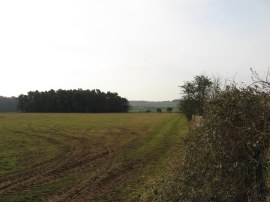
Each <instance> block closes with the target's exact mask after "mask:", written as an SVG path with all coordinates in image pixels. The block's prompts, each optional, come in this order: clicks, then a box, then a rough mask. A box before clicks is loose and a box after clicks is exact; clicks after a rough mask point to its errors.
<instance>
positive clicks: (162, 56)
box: [0, 0, 270, 100]
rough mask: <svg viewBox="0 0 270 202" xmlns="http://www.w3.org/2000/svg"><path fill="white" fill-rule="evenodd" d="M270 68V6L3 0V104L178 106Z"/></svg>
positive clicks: (258, 0) (245, 0) (223, 0)
mask: <svg viewBox="0 0 270 202" xmlns="http://www.w3.org/2000/svg"><path fill="white" fill-rule="evenodd" d="M250 67H253V68H254V69H256V70H257V71H258V72H265V71H266V68H267V67H270V1H269V0H43V1H40V0H32V1H29V0H24V1H22V0H1V1H0V70H1V71H0V72H1V79H0V95H4V96H11V95H14V96H17V95H19V94H21V93H27V92H28V91H30V90H49V89H59V88H62V89H77V88H83V89H100V90H102V91H114V92H118V93H119V94H120V95H121V96H123V97H126V98H128V99H130V100H171V99H176V98H179V88H178V86H179V85H181V84H182V83H183V82H184V81H188V80H190V79H192V78H193V76H195V75H198V74H202V73H206V74H207V75H209V76H212V75H214V74H215V75H219V76H221V77H223V78H226V79H232V78H233V77H234V76H235V74H237V76H236V78H237V79H238V80H241V81H245V82H249V79H250V71H249V68H250Z"/></svg>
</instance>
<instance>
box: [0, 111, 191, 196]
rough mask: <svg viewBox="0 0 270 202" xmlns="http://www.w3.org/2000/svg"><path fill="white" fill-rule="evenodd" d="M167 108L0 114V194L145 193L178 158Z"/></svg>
mask: <svg viewBox="0 0 270 202" xmlns="http://www.w3.org/2000/svg"><path fill="white" fill-rule="evenodd" d="M186 132H187V122H186V119H185V118H184V117H183V116H182V115H179V114H174V113H161V114H160V113H153V114H143V113H138V114H137V113H126V114H23V113H10V114H8V113H6V114H5V113H3V114H0V201H152V200H155V194H156V193H155V188H154V187H156V186H157V185H158V183H159V182H161V181H162V180H163V178H166V176H167V175H173V173H172V172H175V169H171V168H172V167H174V166H175V165H176V164H177V163H180V161H181V159H179V158H177V155H178V154H177V152H176V149H175V148H176V146H177V142H178V141H179V139H180V137H181V136H183V135H184V134H185V133H186Z"/></svg>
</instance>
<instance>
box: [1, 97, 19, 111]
mask: <svg viewBox="0 0 270 202" xmlns="http://www.w3.org/2000/svg"><path fill="white" fill-rule="evenodd" d="M16 111H17V100H16V98H15V97H3V96H0V112H16Z"/></svg>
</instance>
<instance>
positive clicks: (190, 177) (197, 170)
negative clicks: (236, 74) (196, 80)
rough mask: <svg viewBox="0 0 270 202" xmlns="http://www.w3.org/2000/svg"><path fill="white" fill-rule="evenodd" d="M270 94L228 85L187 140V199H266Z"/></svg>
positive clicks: (182, 196)
mask: <svg viewBox="0 0 270 202" xmlns="http://www.w3.org/2000/svg"><path fill="white" fill-rule="evenodd" d="M269 127H270V97H269V95H268V94H267V93H264V92H260V91H258V90H256V89H252V88H246V89H237V88H236V87H231V88H227V89H226V90H224V91H223V92H221V93H220V94H219V95H217V96H216V97H215V98H213V99H212V101H211V102H209V103H208V105H207V107H206V110H205V117H204V120H203V124H202V125H201V126H199V127H197V128H194V129H193V130H191V132H190V133H189V134H188V136H187V137H186V138H185V140H184V141H183V148H184V151H185V157H184V169H183V172H182V173H181V174H182V184H181V186H180V187H181V188H180V189H181V190H180V191H181V192H180V193H179V194H178V200H182V201H265V200H266V197H267V193H268V190H267V174H266V173H267V172H266V171H267V169H268V164H267V155H268V149H269V138H270V128H269Z"/></svg>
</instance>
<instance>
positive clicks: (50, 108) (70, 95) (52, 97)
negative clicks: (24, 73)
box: [17, 89, 129, 113]
mask: <svg viewBox="0 0 270 202" xmlns="http://www.w3.org/2000/svg"><path fill="white" fill-rule="evenodd" d="M17 108H18V110H19V111H21V112H81V113H82V112H90V113H91V112H92V113H100V112H105V113H106V112H128V110H129V102H128V100H127V99H126V98H123V97H120V96H119V95H118V94H117V93H114V92H107V93H104V92H101V91H100V90H98V89H96V90H82V89H78V90H62V89H59V90H57V91H55V90H49V91H44V92H39V91H30V92H28V93H27V95H23V94H22V95H20V96H19V97H18V98H17Z"/></svg>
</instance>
